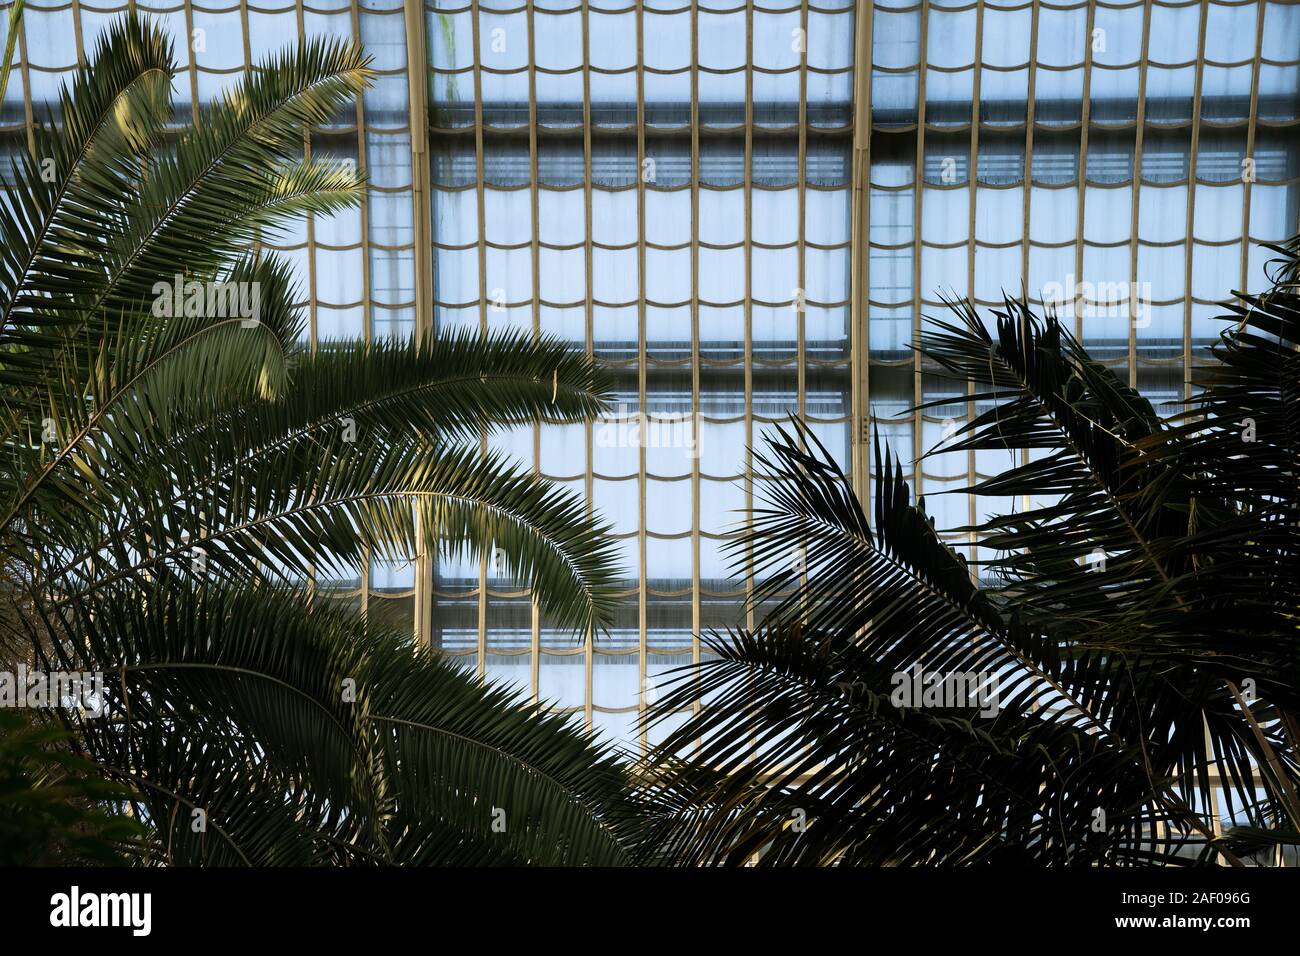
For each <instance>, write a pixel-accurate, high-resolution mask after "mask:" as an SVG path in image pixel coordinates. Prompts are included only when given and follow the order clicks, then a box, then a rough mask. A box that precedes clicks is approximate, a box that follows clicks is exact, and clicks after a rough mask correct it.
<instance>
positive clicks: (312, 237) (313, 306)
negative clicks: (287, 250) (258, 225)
mask: <svg viewBox="0 0 1300 956" xmlns="http://www.w3.org/2000/svg"><path fill="white" fill-rule="evenodd" d="M185 12H186V15H187V16H188V15H189V12H190V7H189V5H188V4H187V5H186V7H185ZM293 12H294V24H295V26H297V28H298V38H299V39H302V38H303V37H305V36H306V35H307V25H306V15H305V13H304V11H303V0H295V2H294V5H293ZM302 156H303V159H304V160H306V161H308V162H310V161H311V158H312V148H311V130H310V129H304V130H303V131H302ZM306 220H307V347H308V348H309V349H310V351H311V354H313V355H315V354H316V342H317V339H318V331H317V310H318V308H319V305H318V302H317V298H316V214H315V213H314V212H309V213H307V216H306Z"/></svg>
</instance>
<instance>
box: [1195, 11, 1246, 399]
mask: <svg viewBox="0 0 1300 956" xmlns="http://www.w3.org/2000/svg"><path fill="white" fill-rule="evenodd" d="M1209 13H1210V5H1209V0H1201V19H1200V27H1199V32H1198V35H1197V39H1196V81H1195V82H1196V86H1195V88H1194V90H1193V92H1192V139H1191V145H1190V147H1189V152H1188V154H1187V233H1186V235H1185V237H1184V238H1185V240H1186V242H1187V247H1186V254H1185V259H1184V268H1183V398H1191V395H1192V307H1193V304H1192V262H1193V260H1194V259H1195V252H1196V241H1195V239H1194V238H1193V233H1192V227H1193V225H1194V224H1195V222H1196V154H1197V151H1198V150H1199V149H1200V146H1201V82H1202V80H1203V78H1204V76H1205V23H1206V20H1207V19H1208V17H1209ZM1261 13H1262V11H1261Z"/></svg>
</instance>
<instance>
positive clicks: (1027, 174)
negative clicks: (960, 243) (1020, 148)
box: [1018, 0, 1149, 511]
mask: <svg viewBox="0 0 1300 956" xmlns="http://www.w3.org/2000/svg"><path fill="white" fill-rule="evenodd" d="M1148 2H1149V0H1148ZM1038 4H1039V0H1033V5H1032V7H1031V9H1030V14H1029V67H1028V69H1029V77H1028V80H1029V83H1028V86H1027V88H1026V92H1025V96H1026V103H1025V166H1024V171H1023V173H1022V175H1021V182H1023V183H1024V190H1025V192H1024V196H1022V197H1021V202H1022V204H1023V207H1024V209H1023V218H1022V219H1021V222H1020V229H1021V233H1020V243H1021V245H1020V275H1021V282H1022V290H1023V292H1024V296H1025V306H1026V308H1028V305H1029V298H1030V289H1029V258H1030V256H1029V251H1030V249H1031V248H1033V241H1032V238H1031V236H1030V228H1029V227H1030V215H1031V213H1032V209H1033V201H1034V124H1035V122H1036V121H1037V120H1036V116H1037V111H1036V110H1035V108H1034V104H1035V99H1034V98H1035V96H1037V83H1038V20H1039V13H1040V11H1041V8H1040V7H1039V5H1038ZM1019 458H1020V461H1019V462H1018V464H1020V465H1027V464H1029V449H1027V448H1022V449H1020V454H1019ZM1030 503H1031V502H1030V496H1029V495H1027V494H1026V495H1021V497H1020V507H1021V510H1023V511H1028V510H1029V507H1030Z"/></svg>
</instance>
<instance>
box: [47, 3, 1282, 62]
mask: <svg viewBox="0 0 1300 956" xmlns="http://www.w3.org/2000/svg"><path fill="white" fill-rule="evenodd" d="M72 4H73V36H74V39H75V42H77V65H78V66H82V65H85V62H86V36H85V31H83V30H82V22H81V0H72ZM1261 18H1262V13H1261Z"/></svg>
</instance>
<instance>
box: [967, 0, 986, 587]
mask: <svg viewBox="0 0 1300 956" xmlns="http://www.w3.org/2000/svg"><path fill="white" fill-rule="evenodd" d="M983 59H984V0H977V2H976V4H975V61H974V66H973V69H974V72H975V75H974V76H973V77H972V79H971V82H972V87H971V117H970V164H969V165H968V166H967V169H966V173H967V176H966V185H967V188H968V189H969V190H970V192H969V202H968V209H967V216H968V218H967V224H966V225H967V238H966V242H967V245H966V249H967V250H968V251H967V256H966V294H967V295H968V296H969V297H970V301H971V303H972V305H973V304H974V303H975V301H976V297H975V254H976V248H977V243H976V239H975V212H976V208H975V204H976V202H977V200H978V197H979V188H978V186H979V153H980V78H981V76H982V74H983ZM974 394H975V383H974V382H970V381H968V382H967V383H966V395H967V396H968V399H969V396H972V395H974ZM974 419H975V403H974V402H973V401H969V400H968V401H967V402H966V421H967V422H971V421H974ZM975 465H976V460H975V449H973V448H971V449H967V451H966V477H967V484H968V485H974V484H975V480H976V468H975ZM966 512H967V519H968V522H967V523H968V524H969V525H970V526H971V527H974V526H975V522H976V517H977V514H978V510H977V508H976V499H975V495H972V494H967V495H966ZM976 539H977V536H976V534H975V532H974V531H970V532H967V542H968V543H969V544H970V549H971V553H970V557H971V562H972V563H971V564H970V573H971V576H972V577H973V578H978V571H977V566H976V565H975V564H974V560H975V558H976V554H975V541H976Z"/></svg>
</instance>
